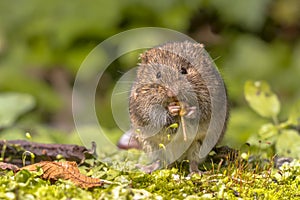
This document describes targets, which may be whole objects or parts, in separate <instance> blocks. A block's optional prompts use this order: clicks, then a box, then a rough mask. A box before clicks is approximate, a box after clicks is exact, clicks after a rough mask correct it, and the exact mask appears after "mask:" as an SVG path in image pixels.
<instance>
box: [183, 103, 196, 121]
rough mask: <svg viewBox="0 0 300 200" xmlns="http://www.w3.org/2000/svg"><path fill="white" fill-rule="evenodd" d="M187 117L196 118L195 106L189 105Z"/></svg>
mask: <svg viewBox="0 0 300 200" xmlns="http://www.w3.org/2000/svg"><path fill="white" fill-rule="evenodd" d="M185 117H186V118H189V119H193V118H196V107H195V106H191V107H188V108H187V113H186V114H185Z"/></svg>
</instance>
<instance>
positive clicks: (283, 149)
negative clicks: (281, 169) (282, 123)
mask: <svg viewBox="0 0 300 200" xmlns="http://www.w3.org/2000/svg"><path fill="white" fill-rule="evenodd" d="M275 149H276V153H277V154H278V155H280V156H287V157H293V158H300V135H299V133H298V132H297V131H295V130H282V132H281V134H280V136H279V137H278V140H277V142H276V145H275Z"/></svg>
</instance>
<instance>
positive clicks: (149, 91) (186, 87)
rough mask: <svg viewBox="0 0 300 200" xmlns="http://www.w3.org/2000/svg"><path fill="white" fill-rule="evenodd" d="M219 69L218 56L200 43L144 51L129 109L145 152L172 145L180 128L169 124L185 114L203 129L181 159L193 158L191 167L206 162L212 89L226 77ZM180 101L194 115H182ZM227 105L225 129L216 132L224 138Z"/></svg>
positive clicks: (184, 43)
mask: <svg viewBox="0 0 300 200" xmlns="http://www.w3.org/2000/svg"><path fill="white" fill-rule="evenodd" d="M215 73H216V71H215V70H214V65H213V61H212V60H211V58H210V57H209V56H208V54H207V53H206V51H205V50H204V47H203V45H201V44H199V43H192V42H188V41H186V42H178V43H167V44H165V45H162V46H158V47H155V48H152V49H150V50H148V51H146V52H145V53H143V54H142V55H141V56H140V64H139V67H138V70H137V77H136V80H135V82H134V84H133V86H132V89H131V94H130V102H129V113H130V120H131V133H132V135H133V136H134V137H136V138H137V140H138V141H139V142H140V145H141V147H142V148H143V149H144V150H145V151H146V152H155V151H157V150H158V149H160V148H161V144H164V145H167V144H168V142H170V135H171V136H172V137H173V135H175V134H176V131H177V128H175V129H172V128H170V127H169V126H170V125H171V124H174V123H178V124H181V120H182V117H183V118H185V117H186V119H187V120H189V118H190V119H191V120H193V119H198V122H197V123H198V125H199V128H198V131H197V133H196V135H195V137H194V138H193V141H192V142H191V145H190V146H189V148H188V149H187V150H185V151H184V152H182V156H180V157H179V158H178V159H177V160H183V159H188V160H189V161H190V171H191V172H195V171H198V164H200V163H201V162H203V158H200V157H199V151H200V147H201V145H202V142H203V139H204V137H205V136H206V132H207V129H208V126H209V122H210V119H211V113H212V110H211V94H210V91H213V90H214V88H215V87H219V86H220V85H223V80H222V79H221V78H216V76H215ZM209 87H210V88H209ZM226 100H227V94H226ZM178 102H183V103H184V105H185V108H184V109H185V110H186V112H187V113H188V114H191V116H190V117H188V114H187V115H183V116H182V115H181V114H180V112H181V110H182V109H183V107H180V108H179V109H178V105H179V104H178ZM174 105H175V106H174ZM176 105H177V107H176ZM180 105H181V104H180ZM223 106H224V107H226V120H225V123H224V124H223V131H222V133H216V134H219V135H218V138H219V140H221V138H222V137H223V135H224V132H225V129H226V124H227V118H228V104H227V102H224V105H223ZM187 134H189V133H187ZM171 140H172V139H171ZM180 142H184V141H183V138H182V137H179V138H178V139H177V141H175V142H174V144H175V146H174V145H173V147H171V148H174V151H175V150H176V143H178V144H179V143H180ZM171 151H172V149H171ZM161 157H162V155H161V154H159V153H158V154H156V155H155V156H154V157H153V159H154V160H161V159H162V158H161Z"/></svg>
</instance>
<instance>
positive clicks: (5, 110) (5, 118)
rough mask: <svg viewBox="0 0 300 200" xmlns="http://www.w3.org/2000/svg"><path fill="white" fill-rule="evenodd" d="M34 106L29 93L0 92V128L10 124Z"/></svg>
mask: <svg viewBox="0 0 300 200" xmlns="http://www.w3.org/2000/svg"><path fill="white" fill-rule="evenodd" d="M34 106H35V100H34V98H33V97H32V96H31V95H28V94H20V93H2V94H0V128H4V127H7V126H11V125H12V124H13V123H14V122H15V121H16V120H17V118H18V117H19V116H20V115H22V114H24V113H25V112H27V111H29V110H30V109H32V108H33V107H34Z"/></svg>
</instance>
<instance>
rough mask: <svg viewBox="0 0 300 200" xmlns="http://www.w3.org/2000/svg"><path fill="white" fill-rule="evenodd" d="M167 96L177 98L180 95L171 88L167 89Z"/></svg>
mask: <svg viewBox="0 0 300 200" xmlns="http://www.w3.org/2000/svg"><path fill="white" fill-rule="evenodd" d="M167 96H168V97H169V98H175V97H177V96H178V94H177V92H175V91H174V90H170V89H167Z"/></svg>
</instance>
